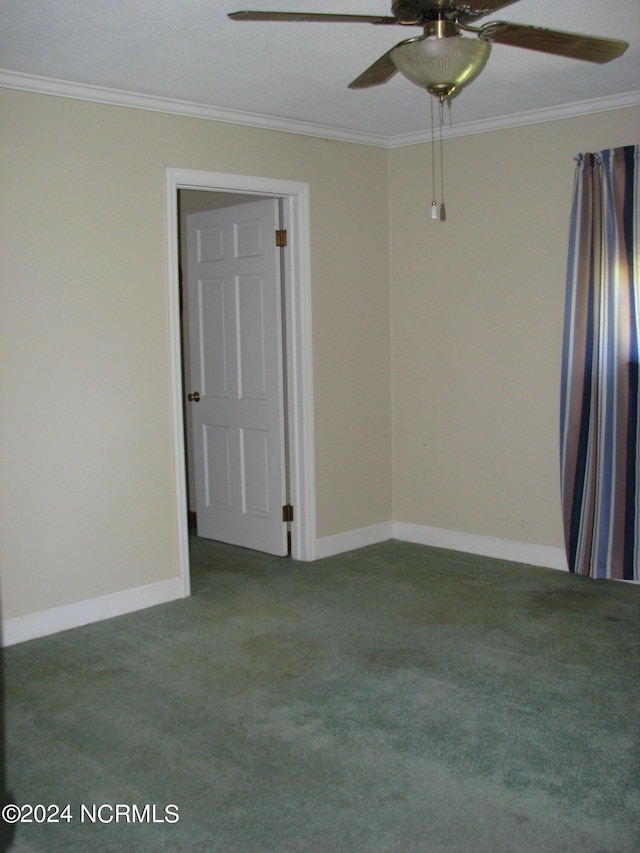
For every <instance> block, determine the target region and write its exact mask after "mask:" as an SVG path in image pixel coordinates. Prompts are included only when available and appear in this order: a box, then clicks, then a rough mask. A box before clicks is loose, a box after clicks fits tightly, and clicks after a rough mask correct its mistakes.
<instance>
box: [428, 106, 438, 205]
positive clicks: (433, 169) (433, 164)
mask: <svg viewBox="0 0 640 853" xmlns="http://www.w3.org/2000/svg"><path fill="white" fill-rule="evenodd" d="M429 105H430V107H431V186H432V194H431V198H432V201H431V218H432V219H437V218H438V202H437V201H436V140H435V130H434V126H433V124H434V123H433V98H429Z"/></svg>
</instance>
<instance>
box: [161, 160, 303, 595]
mask: <svg viewBox="0 0 640 853" xmlns="http://www.w3.org/2000/svg"><path fill="white" fill-rule="evenodd" d="M180 191H186V192H191V191H197V192H206V193H208V194H209V193H213V194H215V195H216V196H218V198H216V203H222V204H228V203H229V201H231V202H234V201H235V202H239V201H242V202H245V201H251V200H257V199H259V198H265V197H268V198H269V197H270V198H273V199H278V200H279V204H280V209H281V217H282V228H283V229H284V230H286V232H287V254H286V259H285V264H286V273H285V275H284V277H283V288H284V301H285V304H286V309H287V310H286V315H285V318H284V332H285V334H284V336H283V337H284V353H283V355H284V358H285V359H286V364H287V380H286V396H287V416H286V431H287V435H288V453H287V466H288V474H289V484H290V485H289V494H290V501H291V505H292V507H293V521H291V522H290V531H291V556H292V558H293V559H297V560H312V559H314V556H315V542H316V528H315V469H314V452H313V447H314V442H313V375H312V345H311V341H312V335H311V331H312V328H311V278H310V239H309V188H308V185H307V184H300V183H297V182H290V181H279V180H274V179H271V178H260V177H250V176H238V175H228V174H219V173H212V172H196V171H191V170H179V169H167V215H168V216H167V219H168V250H169V314H170V332H171V355H172V357H171V361H172V363H171V369H172V389H173V425H174V460H175V470H176V499H177V500H176V504H177V506H176V511H177V525H178V537H179V549H180V556H179V560H180V574H181V578H182V584H183V591H184V594H185V595H188V594H189V591H190V582H189V530H188V506H189V501H188V491H187V471H186V464H185V428H184V420H183V400H184V396H185V394H186V393H189V389H186V388H185V387H184V383H183V375H182V363H183V362H182V331H181V316H180V315H181V312H180V251H179V250H180V239H179V229H180V218H179V204H178V193H179V192H180ZM222 194H224V197H223V195H222Z"/></svg>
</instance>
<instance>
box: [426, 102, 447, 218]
mask: <svg viewBox="0 0 640 853" xmlns="http://www.w3.org/2000/svg"><path fill="white" fill-rule="evenodd" d="M433 100H434V99H433V98H429V104H430V107H431V185H432V196H431V198H432V201H431V218H432V219H439V220H440V221H441V222H444V221H445V220H446V218H447V213H446V209H445V204H444V145H443V142H442V126H443V124H444V102H445V99H444V98H440V99H439V105H438V122H439V133H438V143H439V146H440V155H439V159H440V203H439V204H438V201H437V194H436V133H435V121H434V115H433Z"/></svg>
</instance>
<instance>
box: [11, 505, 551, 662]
mask: <svg viewBox="0 0 640 853" xmlns="http://www.w3.org/2000/svg"><path fill="white" fill-rule="evenodd" d="M389 539H398V540H400V541H402V542H414V543H416V544H418V545H431V546H433V547H436V548H449V549H451V550H453V551H464V552H466V553H468V554H480V555H482V556H484V557H495V558H497V559H500V560H511V561H512V562H515V563H527V564H529V565H532V566H542V567H545V568H550V569H562V570H564V571H566V570H567V559H566V555H565V552H564V550H563V549H562V548H551V547H548V546H546V545H531V544H528V543H526V542H515V541H512V540H510V539H495V538H493V537H491V536H477V535H475V534H472V533H462V532H460V531H456V530H443V529H441V528H439V527H427V526H425V525H422V524H408V523H406V522H402V521H385V522H382V523H380V524H373V525H371V526H370V527H361V528H359V529H357V530H349V531H347V532H346V533H338V534H336V535H335V536H326V537H324V538H322V539H318V540H316V543H315V549H314V554H313V557H312V559H315V560H318V559H321V558H322V557H332V556H335V555H336V554H343V553H345V552H346V551H354V550H356V549H357V548H364V547H366V546H367V545H375V544H377V543H378V542H386V541H388V540H389ZM186 594H188V593H186ZM184 597H185V589H184V587H183V584H182V580H181V578H179V577H175V578H170V579H169V580H164V581H158V582H156V583H151V584H147V585H146V586H139V587H135V588H134V589H126V590H123V591H122V592H114V593H111V594H109V595H103V596H100V597H99V598H89V599H87V600H85V601H77V602H74V603H73V604H64V605H62V606H61V607H52V608H51V609H50V610H41V611H38V612H36V613H28V614H26V615H25V616H15V617H13V618H11V619H4V620H3V622H2V645H4V646H12V645H15V644H16V643H23V642H25V641H26V640H33V639H35V638H36V637H44V636H47V635H48V634H57V633H58V632H59V631H67V630H68V629H70V628H79V627H80V626H81V625H88V624H90V623H91V622H100V621H102V620H103V619H111V618H112V617H114V616H123V615H124V614H125V613H132V612H134V611H135V610H143V609H145V608H147V607H153V606H155V605H156V604H164V603H166V602H168V601H174V600H175V599H178V598H184Z"/></svg>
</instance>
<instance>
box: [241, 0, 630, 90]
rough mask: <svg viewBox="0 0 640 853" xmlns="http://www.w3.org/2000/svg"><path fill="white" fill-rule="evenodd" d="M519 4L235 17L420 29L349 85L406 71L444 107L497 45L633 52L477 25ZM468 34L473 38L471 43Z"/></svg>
mask: <svg viewBox="0 0 640 853" xmlns="http://www.w3.org/2000/svg"><path fill="white" fill-rule="evenodd" d="M515 2H518V0H392V3H391V15H389V16H379V15H349V14H330V13H307V12H266V11H264V12H263V11H241V12H232V13H231V14H230V15H229V17H230V18H231V19H232V20H234V21H282V22H286V21H288V22H294V23H299V22H305V23H306V22H310V23H313V22H318V23H345V24H352V23H354V24H373V25H374V26H388V25H391V26H394V25H398V26H417V27H421V28H422V30H423V34H422V35H421V36H417V37H415V38H410V39H406V40H404V41H401V42H399V43H398V44H396V45H395V46H394V47H392V48H391V49H390V50H388V51H387V52H386V53H385V54H384V55H383V56H381V57H380V58H379V59H377V60H376V61H375V62H374V63H373V65H370V66H369V68H367V69H366V71H364V72H363V73H362V74H361V75H360V76H359V77H357V78H356V79H355V80H353V81H352V82H351V83H350V84H349V88H350V89H365V88H368V87H370V86H379V85H380V84H382V83H386V82H387V80H390V79H391V78H392V77H393V76H394V74H396V72H397V71H400V72H401V73H402V74H403V75H404V76H405V77H407V78H408V79H409V80H411V82H413V83H415V84H416V85H418V86H421V87H422V88H425V89H427V91H428V92H430V93H431V94H432V95H433V96H434V97H437V98H438V99H439V100H440V103H443V102H444V100H445V99H446V98H448V97H449V96H450V95H452V94H453V93H454V92H455V91H457V90H458V89H459V88H461V87H462V86H464V85H465V84H467V83H469V82H470V81H471V80H473V79H474V78H475V77H476V76H477V75H478V74H479V73H480V71H481V70H482V68H483V67H484V65H485V63H486V61H487V59H488V57H489V53H490V51H491V44H493V43H496V44H505V45H510V46H511V47H524V48H527V49H529V50H536V51H541V52H542V53H551V54H556V55H558V56H566V57H572V58H574V59H582V60H586V61H587V62H598V63H604V62H610V61H611V60H612V59H616V58H617V57H619V56H622V54H623V53H624V52H625V50H626V49H627V48H628V47H629V45H628V43H627V42H625V41H620V40H618V39H610V38H601V37H598V36H586V35H579V34H576V33H565V32H560V31H559V30H549V29H545V28H543V27H532V26H526V25H523V24H513V23H508V22H506V21H489V22H488V23H485V24H481V25H480V26H479V27H477V26H474V22H475V21H476V20H477V19H479V18H483V17H484V16H485V15H488V14H490V13H492V12H495V11H496V10H498V9H502V8H503V7H504V6H510V5H511V4H512V3H515ZM462 32H469V33H472V34H473V35H474V36H476V38H467V37H464V36H463V35H462Z"/></svg>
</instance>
